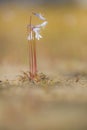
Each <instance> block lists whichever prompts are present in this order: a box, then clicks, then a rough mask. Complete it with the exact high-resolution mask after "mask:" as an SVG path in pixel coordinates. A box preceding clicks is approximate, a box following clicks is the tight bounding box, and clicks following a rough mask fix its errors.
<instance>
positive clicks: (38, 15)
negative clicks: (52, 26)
mask: <svg viewBox="0 0 87 130" xmlns="http://www.w3.org/2000/svg"><path fill="white" fill-rule="evenodd" d="M32 13H33V14H34V15H35V16H37V17H38V18H39V19H41V20H46V18H44V17H43V16H42V15H41V14H38V13H34V12H32Z"/></svg>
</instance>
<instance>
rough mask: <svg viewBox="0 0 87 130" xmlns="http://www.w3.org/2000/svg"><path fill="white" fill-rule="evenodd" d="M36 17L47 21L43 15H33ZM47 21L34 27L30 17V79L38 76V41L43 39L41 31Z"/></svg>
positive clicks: (28, 38)
mask: <svg viewBox="0 0 87 130" xmlns="http://www.w3.org/2000/svg"><path fill="white" fill-rule="evenodd" d="M32 14H33V15H34V16H36V17H38V18H39V19H41V20H45V19H46V18H44V17H43V16H42V15H41V14H38V13H32ZM47 23H48V22H47V21H44V22H43V23H41V24H39V25H32V16H30V24H29V25H28V26H27V31H28V37H27V40H28V44H29V70H30V71H29V78H30V79H31V80H33V79H34V78H35V76H37V56H36V39H37V40H40V39H41V38H42V36H41V34H40V31H41V29H42V28H44V27H45V26H46V25H47Z"/></svg>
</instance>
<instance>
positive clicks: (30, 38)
mask: <svg viewBox="0 0 87 130" xmlns="http://www.w3.org/2000/svg"><path fill="white" fill-rule="evenodd" d="M27 39H28V40H29V41H30V40H32V39H33V36H32V31H31V33H30V34H29V35H28V38H27Z"/></svg>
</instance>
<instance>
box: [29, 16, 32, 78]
mask: <svg viewBox="0 0 87 130" xmlns="http://www.w3.org/2000/svg"><path fill="white" fill-rule="evenodd" d="M31 21H32V16H30V39H32V28H31ZM29 65H30V66H29V67H30V68H29V69H30V73H29V75H30V78H31V79H32V71H33V68H32V41H31V40H30V42H29Z"/></svg>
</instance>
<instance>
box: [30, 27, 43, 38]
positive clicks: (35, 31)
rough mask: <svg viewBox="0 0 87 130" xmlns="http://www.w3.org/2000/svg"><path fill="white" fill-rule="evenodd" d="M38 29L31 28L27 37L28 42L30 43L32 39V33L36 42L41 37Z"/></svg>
mask: <svg viewBox="0 0 87 130" xmlns="http://www.w3.org/2000/svg"><path fill="white" fill-rule="evenodd" d="M40 29H41V28H38V27H33V28H32V31H31V33H30V34H29V35H28V40H29V41H30V40H33V39H34V37H33V34H32V33H33V32H34V33H35V38H36V39H37V40H39V39H40V38H42V36H41V35H40Z"/></svg>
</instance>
